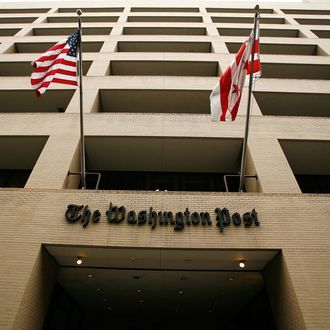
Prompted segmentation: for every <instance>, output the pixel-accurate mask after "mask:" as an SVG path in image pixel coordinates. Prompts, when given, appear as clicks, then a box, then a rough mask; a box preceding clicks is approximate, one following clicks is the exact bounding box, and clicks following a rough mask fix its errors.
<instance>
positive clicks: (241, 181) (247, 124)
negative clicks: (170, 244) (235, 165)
mask: <svg viewBox="0 0 330 330" xmlns="http://www.w3.org/2000/svg"><path fill="white" fill-rule="evenodd" d="M255 10H256V13H255V14H254V24H253V42H252V52H251V66H250V76H249V95H248V104H247V111H246V121H245V134H244V141H243V150H242V161H241V172H240V179H239V189H238V191H240V192H243V191H244V182H245V171H246V149H247V141H248V136H249V128H250V114H251V96H252V84H253V70H254V53H255V40H256V33H257V20H258V19H259V18H258V16H259V6H258V5H256V7H255Z"/></svg>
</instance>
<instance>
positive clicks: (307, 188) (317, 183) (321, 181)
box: [296, 174, 330, 194]
mask: <svg viewBox="0 0 330 330" xmlns="http://www.w3.org/2000/svg"><path fill="white" fill-rule="evenodd" d="M296 180H297V182H298V184H299V187H300V189H301V191H302V192H303V193H310V194H314V193H315V194H330V175H306V174H299V175H296Z"/></svg>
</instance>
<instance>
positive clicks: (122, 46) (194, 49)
mask: <svg viewBox="0 0 330 330" xmlns="http://www.w3.org/2000/svg"><path fill="white" fill-rule="evenodd" d="M241 44H242V43H241V42H225V45H226V46H227V49H228V51H229V53H234V54H236V53H237V51H238V50H239V48H240V46H241ZM53 45H54V42H15V43H14V44H13V45H12V46H10V47H9V48H8V49H7V50H6V51H5V53H7V54H8V53H43V52H45V51H46V50H47V49H49V48H50V47H52V46H53ZM102 46H103V41H85V42H83V43H82V49H83V51H84V53H87V52H92V53H97V52H100V50H101V48H102ZM114 51H115V52H143V53H146V52H158V53H159V52H162V53H163V52H174V53H213V52H214V50H213V47H212V43H211V42H204V41H201V42H190V41H118V42H117V45H116V47H115V49H114ZM260 54H271V55H308V56H328V53H326V52H325V51H324V50H323V48H321V47H320V46H318V45H316V44H287V43H261V46H260Z"/></svg>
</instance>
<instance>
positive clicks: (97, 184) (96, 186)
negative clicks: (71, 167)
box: [67, 171, 101, 190]
mask: <svg viewBox="0 0 330 330" xmlns="http://www.w3.org/2000/svg"><path fill="white" fill-rule="evenodd" d="M70 175H79V176H80V177H81V172H70V171H69V172H68V175H67V177H69V176H70ZM85 175H86V176H87V175H97V180H96V184H95V190H98V189H99V186H100V181H101V173H99V172H85Z"/></svg>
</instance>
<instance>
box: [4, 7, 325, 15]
mask: <svg viewBox="0 0 330 330" xmlns="http://www.w3.org/2000/svg"><path fill="white" fill-rule="evenodd" d="M50 10H51V8H12V9H10V8H8V9H5V8H1V9H0V14H19V13H47V12H48V11H50ZM76 10H77V8H58V10H57V12H59V13H73V12H75V11H76ZM81 10H82V11H83V12H85V13H103V12H123V11H124V8H123V7H117V8H116V7H94V8H87V7H85V8H81ZM281 10H282V12H284V13H285V14H289V15H330V10H321V9H320V10H318V9H281ZM130 11H131V12H189V13H198V12H200V10H199V8H184V7H182V8H179V7H132V8H131V9H130ZM206 11H207V12H209V13H254V10H253V9H252V8H206ZM260 12H261V13H263V14H273V13H274V10H273V9H271V8H261V9H260Z"/></svg>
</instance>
